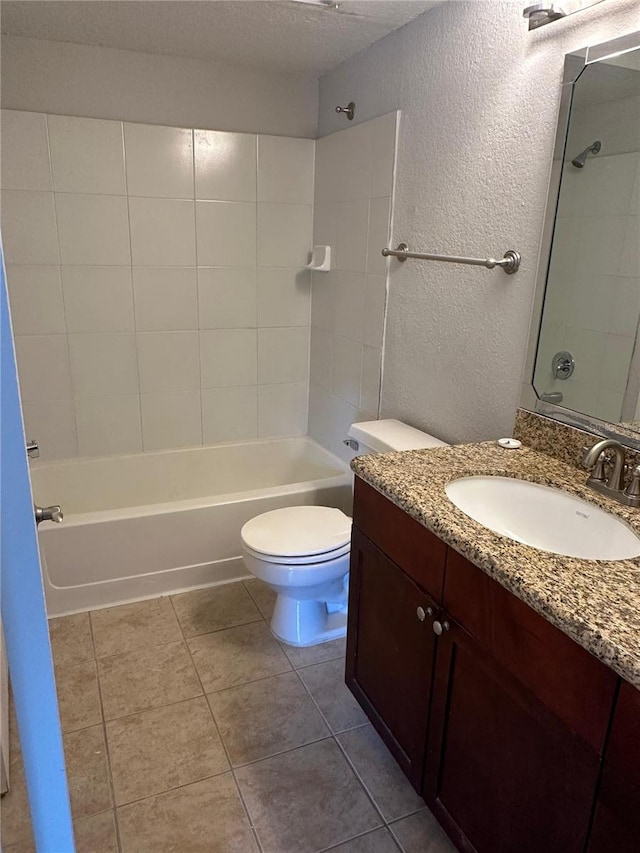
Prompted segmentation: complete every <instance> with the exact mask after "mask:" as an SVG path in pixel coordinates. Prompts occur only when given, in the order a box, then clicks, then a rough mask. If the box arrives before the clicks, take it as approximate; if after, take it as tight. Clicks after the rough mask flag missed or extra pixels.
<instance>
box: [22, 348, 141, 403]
mask: <svg viewBox="0 0 640 853" xmlns="http://www.w3.org/2000/svg"><path fill="white" fill-rule="evenodd" d="M69 360H70V363H71V381H72V384H73V394H74V397H76V398H78V397H102V396H105V395H109V394H137V393H138V364H137V357H136V336H135V335H134V334H133V333H129V332H102V333H100V334H95V333H94V334H73V335H69ZM18 363H19V361H18Z"/></svg>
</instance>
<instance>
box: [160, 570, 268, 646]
mask: <svg viewBox="0 0 640 853" xmlns="http://www.w3.org/2000/svg"><path fill="white" fill-rule="evenodd" d="M171 600H172V601H173V606H174V608H175V611H176V613H177V615H178V621H179V622H180V625H181V626H182V630H183V631H184V635H185V637H195V636H197V635H198V634H209V633H211V632H212V631H220V630H222V629H223V628H233V627H234V626H235V625H246V624H247V622H258V621H260V620H261V619H262V616H261V614H260V611H259V610H258V608H257V607H256V605H255V604H254V603H253V600H252V598H251V596H250V595H249V593H248V592H247V590H246V589H245V588H244V585H243V584H242V583H232V584H226V585H225V586H218V587H211V588H209V589H196V590H194V591H193V592H184V593H182V594H181V595H173V596H171Z"/></svg>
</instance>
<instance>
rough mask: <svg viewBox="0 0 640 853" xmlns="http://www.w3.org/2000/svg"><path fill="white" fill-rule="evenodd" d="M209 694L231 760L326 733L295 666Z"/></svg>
mask: <svg viewBox="0 0 640 853" xmlns="http://www.w3.org/2000/svg"><path fill="white" fill-rule="evenodd" d="M208 699H209V704H210V705H211V709H212V711H213V715H214V717H215V718H216V723H217V724H218V728H219V729H220V734H221V735H222V739H223V740H224V743H225V746H226V747H227V750H228V751H229V755H230V757H231V762H232V763H233V764H234V765H238V764H246V763H247V762H249V761H256V760H257V759H259V758H266V757H267V756H268V755H275V754H276V753H278V752H284V750H286V749H293V748H294V747H296V746H302V745H303V744H305V743H311V742H312V741H316V740H319V739H320V738H323V737H327V736H328V735H329V729H328V728H327V726H326V725H325V723H324V721H323V720H322V717H321V716H320V714H319V713H318V711H317V710H316V708H315V706H314V704H313V702H312V701H311V699H310V698H309V696H308V694H307V691H306V690H305V689H304V687H303V686H302V684H301V683H300V680H299V678H298V676H297V675H296V673H295V672H286V673H284V674H283V675H276V676H274V677H273V678H264V679H262V680H261V681H254V682H252V683H251V684H243V685H241V686H240V687H232V688H231V689H230V690H221V691H220V692H219V693H212V694H210V695H209V696H208Z"/></svg>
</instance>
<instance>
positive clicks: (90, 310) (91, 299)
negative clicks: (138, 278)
mask: <svg viewBox="0 0 640 853" xmlns="http://www.w3.org/2000/svg"><path fill="white" fill-rule="evenodd" d="M61 271H62V290H63V293H64V312H65V316H66V322H67V332H133V330H134V319H133V289H132V286H131V269H130V268H129V267H85V266H77V267H71V266H63V267H62V270H61Z"/></svg>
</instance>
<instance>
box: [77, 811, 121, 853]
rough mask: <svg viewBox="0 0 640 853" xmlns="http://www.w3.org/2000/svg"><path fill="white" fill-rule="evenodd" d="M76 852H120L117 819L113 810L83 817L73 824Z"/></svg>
mask: <svg viewBox="0 0 640 853" xmlns="http://www.w3.org/2000/svg"><path fill="white" fill-rule="evenodd" d="M73 829H74V832H75V836H76V853H118V839H117V836H116V821H115V815H114V813H113V811H108V812H102V813H101V814H96V815H92V816H91V817H83V818H82V819H81V820H77V821H76V822H75V824H74V826H73Z"/></svg>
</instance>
